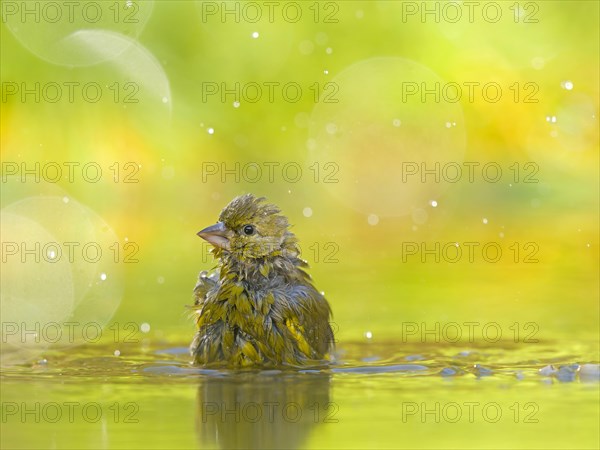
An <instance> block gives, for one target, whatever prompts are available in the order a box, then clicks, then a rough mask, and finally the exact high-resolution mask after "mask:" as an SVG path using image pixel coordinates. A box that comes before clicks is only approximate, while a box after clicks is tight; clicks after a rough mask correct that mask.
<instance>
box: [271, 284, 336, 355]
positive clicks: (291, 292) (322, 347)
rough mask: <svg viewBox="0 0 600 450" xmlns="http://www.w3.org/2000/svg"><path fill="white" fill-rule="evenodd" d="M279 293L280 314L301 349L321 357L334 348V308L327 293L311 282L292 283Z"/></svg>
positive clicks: (308, 353) (303, 351) (277, 303)
mask: <svg viewBox="0 0 600 450" xmlns="http://www.w3.org/2000/svg"><path fill="white" fill-rule="evenodd" d="M278 297H279V299H278V300H280V301H276V302H275V304H276V305H278V306H279V307H280V308H281V309H280V311H279V314H278V315H280V316H281V317H282V319H283V323H284V324H285V326H286V328H287V330H288V332H289V334H290V335H291V337H292V339H293V340H294V341H295V342H296V345H297V347H298V349H299V350H300V351H301V352H302V353H304V354H305V355H306V356H307V357H309V358H312V359H322V358H323V357H324V356H325V355H326V354H327V353H329V352H330V351H331V349H332V348H333V331H332V329H331V326H330V324H329V320H330V317H331V309H330V307H329V304H328V303H327V300H325V297H324V296H323V295H322V294H321V293H319V292H318V291H317V290H316V289H315V288H314V287H313V286H312V285H309V284H302V285H296V286H293V287H291V288H289V289H286V291H285V292H280V293H279V295H278Z"/></svg>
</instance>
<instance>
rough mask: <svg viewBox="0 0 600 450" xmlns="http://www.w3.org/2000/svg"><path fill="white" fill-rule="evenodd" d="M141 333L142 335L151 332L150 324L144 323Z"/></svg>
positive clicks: (141, 326)
mask: <svg viewBox="0 0 600 450" xmlns="http://www.w3.org/2000/svg"><path fill="white" fill-rule="evenodd" d="M140 331H141V332H142V333H148V332H149V331H150V324H149V323H148V322H144V323H142V324H141V325H140Z"/></svg>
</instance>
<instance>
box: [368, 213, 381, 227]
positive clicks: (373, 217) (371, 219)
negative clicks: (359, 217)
mask: <svg viewBox="0 0 600 450" xmlns="http://www.w3.org/2000/svg"><path fill="white" fill-rule="evenodd" d="M367 223H368V224H369V225H373V226H375V225H377V224H378V223H379V216H378V215H377V214H369V217H367Z"/></svg>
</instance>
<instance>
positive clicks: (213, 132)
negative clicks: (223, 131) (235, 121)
mask: <svg viewBox="0 0 600 450" xmlns="http://www.w3.org/2000/svg"><path fill="white" fill-rule="evenodd" d="M206 132H207V133H208V134H215V129H214V128H209V129H208V130H206Z"/></svg>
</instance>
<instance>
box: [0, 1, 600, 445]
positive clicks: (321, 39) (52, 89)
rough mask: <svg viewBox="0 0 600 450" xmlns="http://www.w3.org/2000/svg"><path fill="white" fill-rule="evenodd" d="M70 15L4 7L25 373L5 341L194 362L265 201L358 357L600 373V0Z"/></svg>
mask: <svg viewBox="0 0 600 450" xmlns="http://www.w3.org/2000/svg"><path fill="white" fill-rule="evenodd" d="M75 3H76V5H74V6H72V9H71V7H70V6H68V5H65V4H62V3H60V2H58V3H54V4H53V3H52V2H49V3H48V2H10V1H4V2H3V3H2V22H3V24H2V27H1V33H2V34H1V37H2V44H1V50H2V63H1V67H0V76H1V80H2V103H1V105H0V108H1V121H0V125H1V160H2V272H3V274H2V317H3V319H2V320H3V344H7V343H8V344H9V347H10V350H14V347H16V348H17V349H19V353H18V356H17V357H16V358H15V357H14V353H11V355H12V356H11V357H8V356H6V355H7V354H8V353H7V352H5V353H4V356H3V360H4V357H6V360H5V362H6V363H12V362H14V361H16V362H18V363H23V362H27V361H29V359H28V358H29V356H31V358H37V357H39V356H40V352H41V351H42V350H44V349H45V348H46V347H48V345H46V346H44V345H42V347H43V348H42V349H40V348H39V347H35V346H33V347H31V346H29V345H24V344H27V342H24V340H23V338H22V335H21V333H20V331H21V330H20V329H19V330H18V331H16V330H15V329H12V328H10V326H12V325H10V326H9V325H6V327H5V326H4V323H9V324H23V323H25V324H26V327H27V326H28V327H29V329H34V330H35V327H36V325H35V323H41V324H42V327H43V326H44V324H46V323H48V322H56V323H59V324H61V325H60V327H62V330H63V332H64V330H65V329H66V328H65V326H64V322H66V321H74V322H77V323H79V324H86V323H90V322H93V323H97V324H98V326H99V327H101V329H102V330H105V331H104V337H107V336H108V338H109V340H112V338H113V333H114V332H120V333H125V334H126V333H128V332H132V333H138V334H136V336H138V337H140V336H141V337H144V338H146V339H151V340H152V341H153V342H159V343H162V344H163V345H164V346H169V345H172V346H180V347H183V346H186V345H188V343H189V342H190V341H191V338H192V335H193V332H194V325H193V322H192V320H191V319H190V318H189V312H188V310H187V309H186V305H189V304H191V303H192V296H191V293H192V289H193V287H194V285H195V281H196V278H197V276H198V273H199V272H200V271H201V270H208V269H210V268H212V267H214V261H213V260H212V257H211V255H210V254H209V252H208V250H209V248H208V247H207V245H206V243H204V242H203V241H202V240H201V239H199V238H198V237H197V236H196V232H197V231H199V230H200V229H202V228H204V227H205V226H207V225H210V224H212V223H214V222H215V221H216V220H217V217H218V215H219V212H220V211H221V209H222V208H223V207H224V206H225V205H226V204H227V203H228V202H229V201H230V200H231V199H232V198H233V197H235V196H236V195H239V194H243V193H246V192H252V193H254V194H256V195H258V196H265V197H267V198H268V199H269V201H271V202H273V203H275V204H277V205H278V206H279V207H280V208H281V210H282V211H283V213H284V214H286V215H287V216H288V217H289V219H290V222H291V223H292V224H293V225H294V226H293V231H294V232H295V233H296V235H297V236H298V238H299V239H300V243H301V248H302V253H303V257H304V258H305V259H306V260H307V261H308V263H309V264H310V265H311V272H310V273H311V275H312V276H313V278H314V281H315V284H316V286H317V287H318V288H319V289H320V290H323V291H324V292H325V294H326V297H327V298H328V300H329V302H330V303H331V306H332V309H333V312H334V318H333V321H334V322H335V325H334V328H335V330H336V332H337V341H338V347H339V348H341V349H342V350H343V349H344V345H345V343H346V344H347V345H350V343H356V342H372V343H384V342H388V343H392V344H393V345H395V346H396V347H395V348H396V350H397V351H402V346H401V343H402V342H406V338H407V329H408V328H407V326H412V325H407V324H416V326H417V327H418V328H417V329H418V330H419V331H417V333H415V334H411V335H410V336H408V337H410V339H412V340H413V341H419V340H421V341H422V336H421V334H420V331H421V329H422V328H427V327H428V328H429V329H435V327H436V326H437V327H443V326H444V325H445V324H448V323H458V324H464V323H465V322H476V323H478V324H479V328H478V329H477V328H476V333H475V338H476V340H482V339H483V338H485V336H482V335H481V332H480V331H479V330H481V326H482V325H483V324H487V323H491V322H494V323H497V324H498V327H499V329H500V330H501V333H502V340H507V341H514V342H522V341H523V336H526V335H530V334H531V333H533V334H531V336H533V335H535V339H539V340H540V341H541V342H548V341H552V342H561V344H560V345H558V346H557V348H561V349H565V348H572V347H563V345H566V346H568V345H573V346H575V348H578V347H577V345H579V344H577V343H581V342H585V343H591V344H589V345H591V347H589V349H590V350H589V351H587V350H586V352H585V353H584V354H585V356H586V359H587V360H589V361H591V362H594V361H595V362H596V363H597V362H598V356H597V352H598V332H599V330H598V325H599V301H598V300H599V298H598V288H599V285H598V277H599V275H598V274H599V267H598V261H599V254H598V193H599V189H598V187H599V186H598V170H599V169H598V168H599V165H598V163H599V161H598V139H599V134H598V129H599V127H598V123H599V122H598V99H599V56H598V55H599V32H598V30H599V28H598V22H599V18H598V13H599V9H598V3H597V2H588V1H568V2H567V1H553V2H465V3H462V2H400V1H369V2H362V1H343V2H328V1H326V2H201V1H169V2H166V1H155V2H153V1H144V2H137V1H132V2H122V1H115V2H98V3H94V2H81V3H80V2H75ZM90 3H94V4H93V5H92V4H90ZM466 3H470V4H469V5H467V4H466ZM57 5H58V6H57ZM52 242H58V243H59V244H60V245H59V247H60V248H59V249H57V248H55V247H56V246H52V245H47V244H48V243H52ZM36 243H37V244H36ZM65 243H67V244H65ZM68 243H71V244H68ZM90 243H92V244H90ZM38 244H39V247H36V245H38ZM88 244H89V245H88ZM28 249H30V251H29V253H27V250H28ZM31 249H33V250H31ZM69 249H71V250H72V253H70V252H69ZM98 249H100V253H98ZM36 255H37V260H36ZM69 256H71V257H69ZM127 324H133V325H127ZM436 324H437V325H436ZM18 326H21V325H18ZM128 326H130V327H132V328H127V327H128ZM7 327H8V328H7ZM111 327H112V328H111ZM106 330H111V331H106ZM115 330H116V331H115ZM411 330H412V328H411ZM461 330H462V332H463V333H465V332H466V330H467V328H466V327H464V326H463V325H461ZM515 330H517V331H515ZM77 333H79V331H78V330H77ZM514 333H521V334H520V335H519V336H520V337H517V338H515V334H514ZM4 336H10V337H7V338H4ZM15 336H16V337H15ZM13 337H14V339H13ZM64 337H65V334H63V340H64ZM466 337H467V336H466V335H464V334H463V336H462V340H463V341H464V340H465V339H466ZM28 339H29V338H28ZM31 339H33V338H31ZM483 340H484V341H485V339H483ZM121 341H122V338H121V339H119V340H118V341H116V342H121ZM46 342H47V340H46ZM428 342H429V343H431V342H432V341H428ZM487 342H488V343H489V340H488V341H487ZM586 345H587V344H586ZM113 347H114V349H115V350H117V349H118V345H114V346H113ZM5 348H7V347H5ZM32 348H33V350H32ZM586 348H587V347H586ZM26 350H27V351H32V354H31V355H28V354H27V352H26ZM565 351H566V353H573V352H572V351H571V350H565ZM111 352H112V348H111ZM23 355H27V357H25V356H23ZM596 394H597V393H596ZM590 414H592V417H593V414H597V412H593V411H590ZM588 417H589V416H588ZM596 417H597V416H596ZM319 442H321V443H325V442H330V441H327V440H325V441H319ZM331 442H333V441H331Z"/></svg>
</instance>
